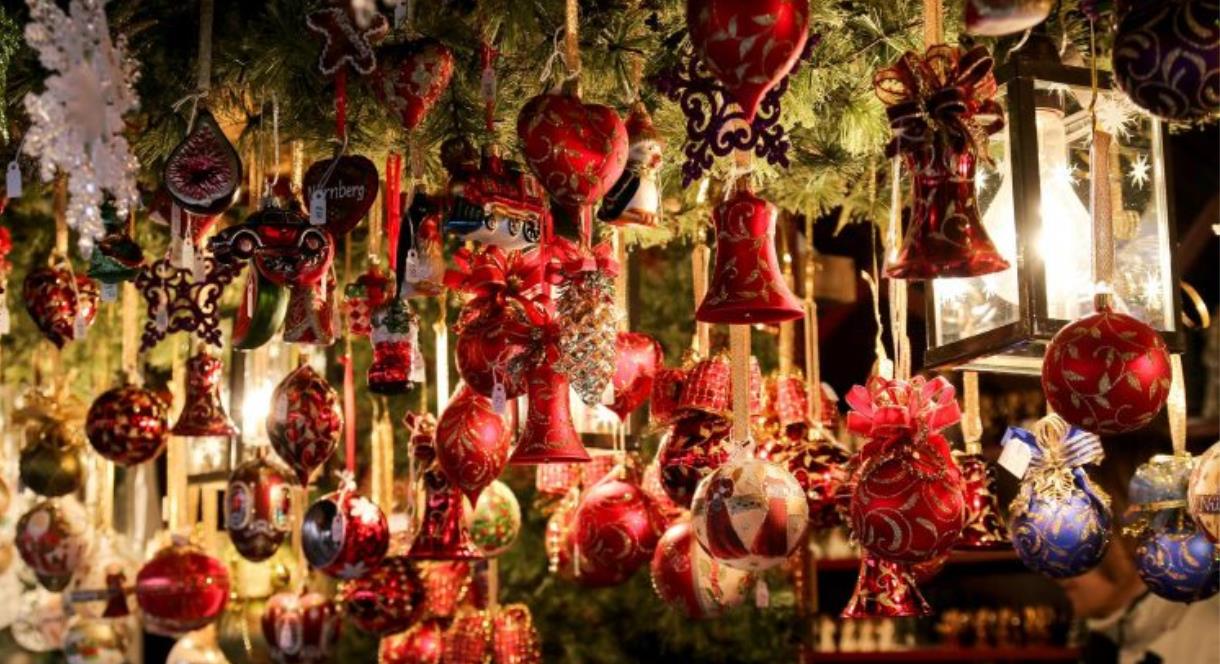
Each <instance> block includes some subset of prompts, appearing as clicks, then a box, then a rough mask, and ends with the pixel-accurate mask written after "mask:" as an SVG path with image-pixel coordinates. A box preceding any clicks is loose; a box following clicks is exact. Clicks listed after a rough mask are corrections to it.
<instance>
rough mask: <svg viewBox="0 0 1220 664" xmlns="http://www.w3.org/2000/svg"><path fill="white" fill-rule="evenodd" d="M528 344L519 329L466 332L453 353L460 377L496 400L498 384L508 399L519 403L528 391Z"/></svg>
mask: <svg viewBox="0 0 1220 664" xmlns="http://www.w3.org/2000/svg"><path fill="white" fill-rule="evenodd" d="M526 341H527V337H526V336H525V335H524V334H523V333H520V332H519V331H517V327H516V326H515V325H513V326H500V325H479V326H478V327H477V328H470V329H465V330H463V333H462V334H459V335H458V339H457V346H456V347H455V348H454V350H453V357H454V362H455V363H456V364H457V370H458V375H459V376H461V377H462V380H464V381H466V384H467V385H469V386H470V387H471V388H472V389H473V390H474V391H475V392H478V393H479V394H482V395H483V396H485V397H491V396H493V395H494V392H495V387H496V385H497V384H498V385H500V386H501V387H503V388H504V396H505V398H506V399H515V398H517V397H519V396H521V395H522V394H525V390H526V384H527V383H526V371H525V364H526V362H525V359H526V357H527V356H528V354H529V346H528V345H527V344H526Z"/></svg>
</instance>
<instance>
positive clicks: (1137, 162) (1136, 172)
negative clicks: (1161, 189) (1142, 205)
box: [1127, 153, 1152, 189]
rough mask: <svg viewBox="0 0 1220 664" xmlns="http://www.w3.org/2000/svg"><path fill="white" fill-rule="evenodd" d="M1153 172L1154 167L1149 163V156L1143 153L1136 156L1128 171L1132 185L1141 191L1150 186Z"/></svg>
mask: <svg viewBox="0 0 1220 664" xmlns="http://www.w3.org/2000/svg"><path fill="white" fill-rule="evenodd" d="M1151 172H1152V165H1151V164H1149V163H1148V155H1145V154H1143V153H1141V154H1139V155H1136V157H1135V159H1134V160H1133V161H1132V162H1131V168H1130V170H1128V171H1127V177H1128V178H1130V179H1131V185H1132V186H1133V187H1138V188H1140V189H1143V188H1144V185H1146V184H1148V180H1149V179H1150V175H1151Z"/></svg>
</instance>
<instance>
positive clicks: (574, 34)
mask: <svg viewBox="0 0 1220 664" xmlns="http://www.w3.org/2000/svg"><path fill="white" fill-rule="evenodd" d="M563 32H564V34H563V65H564V69H565V70H567V74H568V76H567V82H568V83H569V84H571V87H572V89H573V90H574V91H575V92H576V93H577V94H579V93H580V80H579V77H580V4H579V2H578V0H567V2H566V3H565V4H564V30H563Z"/></svg>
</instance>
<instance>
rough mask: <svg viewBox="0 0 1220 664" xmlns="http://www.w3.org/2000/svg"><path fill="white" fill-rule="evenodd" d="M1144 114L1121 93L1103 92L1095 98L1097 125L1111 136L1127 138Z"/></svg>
mask: <svg viewBox="0 0 1220 664" xmlns="http://www.w3.org/2000/svg"><path fill="white" fill-rule="evenodd" d="M1143 115H1144V112H1143V111H1142V110H1140V107H1139V106H1136V105H1135V103H1134V102H1132V101H1131V99H1130V98H1128V97H1127V95H1125V94H1123V93H1121V92H1103V93H1101V95H1100V96H1098V98H1097V124H1098V125H1100V126H1101V128H1102V129H1104V130H1105V132H1106V133H1107V134H1110V135H1111V136H1117V137H1118V138H1127V137H1128V136H1130V135H1131V130H1132V129H1133V128H1134V127H1135V125H1136V123H1138V122H1139V120H1140V118H1141V117H1143Z"/></svg>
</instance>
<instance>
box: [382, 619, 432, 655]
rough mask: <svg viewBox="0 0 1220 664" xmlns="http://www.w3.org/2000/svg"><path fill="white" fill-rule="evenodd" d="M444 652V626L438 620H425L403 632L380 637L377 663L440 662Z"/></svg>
mask: <svg viewBox="0 0 1220 664" xmlns="http://www.w3.org/2000/svg"><path fill="white" fill-rule="evenodd" d="M444 654H445V628H444V626H443V625H442V624H441V622H440V621H438V620H425V621H424V622H421V623H419V624H418V625H415V626H414V627H411V628H410V629H408V630H407V631H405V632H401V633H399V634H391V635H389V636H386V637H384V638H382V639H381V646H380V649H379V650H378V654H377V662H378V664H441V661H442V660H443V659H444Z"/></svg>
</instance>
